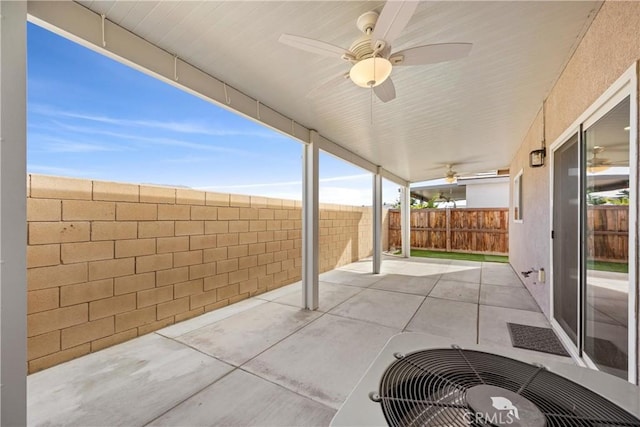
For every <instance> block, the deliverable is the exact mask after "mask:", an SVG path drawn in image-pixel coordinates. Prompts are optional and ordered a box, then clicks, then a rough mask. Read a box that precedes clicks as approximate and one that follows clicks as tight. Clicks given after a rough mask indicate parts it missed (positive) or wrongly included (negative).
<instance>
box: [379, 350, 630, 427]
mask: <svg viewBox="0 0 640 427" xmlns="http://www.w3.org/2000/svg"><path fill="white" fill-rule="evenodd" d="M396 358H397V360H396V361H394V362H393V363H392V364H391V365H390V366H389V367H388V368H387V369H386V371H385V372H384V374H383V376H382V379H381V382H380V390H379V392H378V395H373V396H372V398H373V399H374V400H376V401H379V402H380V404H381V405H382V410H383V412H384V415H385V418H386V420H387V422H388V423H389V425H390V426H469V425H472V426H482V425H499V426H502V425H513V426H518V425H520V426H527V427H529V426H536V425H541V426H543V425H546V426H550V427H551V426H640V420H639V419H638V418H636V417H634V416H633V415H631V414H629V413H628V412H626V411H625V410H623V409H622V408H620V407H618V406H617V405H615V404H614V403H612V402H610V401H609V400H607V399H605V398H603V397H602V396H600V395H598V394H596V393H594V392H593V391H590V390H589V389H587V388H585V387H583V386H581V385H579V384H576V383H574V382H572V381H569V380H567V379H565V378H563V377H561V376H559V375H556V374H553V373H551V372H549V371H547V370H545V369H544V367H541V366H535V365H530V364H527V363H524V362H520V361H517V360H514V359H510V358H507V357H503V356H498V355H495V354H489V353H484V352H479V351H474V350H463V349H459V348H451V349H433V350H424V351H417V352H414V353H410V354H407V355H401V354H396ZM480 386H482V387H480ZM483 387H484V388H485V389H488V390H490V391H489V394H487V398H486V399H492V400H489V402H498V404H495V403H494V404H493V407H494V408H495V413H494V414H493V415H496V417H494V418H491V417H492V416H493V415H489V416H488V418H487V415H486V414H485V415H482V414H480V411H479V410H478V408H477V405H475V404H474V403H472V399H471V397H472V396H471V395H472V394H474V393H475V394H476V395H477V393H476V392H475V391H477V390H479V389H483ZM471 389H473V390H472V391H471V392H470V390H471ZM495 390H503V391H504V393H502V395H503V396H507V397H509V398H510V400H505V398H504V397H500V396H499V395H501V393H500V392H495ZM494 395H495V396H494ZM496 396H498V397H496ZM482 398H483V399H484V397H482ZM475 399H476V401H477V398H475ZM493 399H496V400H493ZM500 399H502V400H500ZM516 401H517V402H516ZM501 402H502V403H501ZM503 402H507V404H504V403H503ZM512 402H513V406H512V405H511V403H512ZM501 405H502V406H501ZM526 405H530V406H531V407H532V408H533V409H532V410H531V411H528V410H526V409H524V410H523V409H522V406H526ZM517 407H520V408H521V409H520V412H517ZM510 408H512V409H513V410H510ZM536 408H537V409H536ZM534 412H535V413H537V414H538V415H539V419H535V417H536V414H534ZM497 415H500V419H498V418H497ZM516 415H517V416H518V417H516ZM527 417H532V418H530V419H528V418H527ZM501 422H502V424H501Z"/></svg>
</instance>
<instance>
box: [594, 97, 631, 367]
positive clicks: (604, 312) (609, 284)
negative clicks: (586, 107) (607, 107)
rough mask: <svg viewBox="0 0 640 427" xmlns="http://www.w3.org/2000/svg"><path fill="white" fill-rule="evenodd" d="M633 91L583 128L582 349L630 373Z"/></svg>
mask: <svg viewBox="0 0 640 427" xmlns="http://www.w3.org/2000/svg"><path fill="white" fill-rule="evenodd" d="M629 108H630V104H629V97H627V98H626V99H624V100H623V101H622V102H620V103H619V104H618V105H617V106H616V107H614V108H613V109H612V110H611V111H609V112H608V113H607V114H606V115H605V116H603V117H602V118H600V119H599V120H598V121H597V122H596V123H594V124H593V125H592V126H590V127H589V128H588V129H586V130H585V132H584V140H585V153H586V155H585V158H586V159H585V163H586V195H585V198H584V199H585V205H586V222H585V230H584V233H585V248H584V251H585V255H584V256H585V260H586V268H585V279H586V298H585V304H584V320H583V321H584V327H585V329H584V345H583V351H584V352H585V354H586V355H587V356H588V357H589V359H591V361H592V362H593V363H594V364H595V365H596V366H597V367H598V368H599V369H600V370H602V371H605V372H609V373H611V374H614V375H617V376H619V377H622V378H625V379H626V378H627V376H628V374H627V370H628V348H629V345H628V328H629V319H628V313H629V310H628V304H629V272H628V270H629V125H630V124H629V117H630V112H629Z"/></svg>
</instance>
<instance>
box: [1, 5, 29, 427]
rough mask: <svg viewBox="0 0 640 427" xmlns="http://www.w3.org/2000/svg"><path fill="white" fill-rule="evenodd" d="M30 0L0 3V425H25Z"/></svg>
mask: <svg viewBox="0 0 640 427" xmlns="http://www.w3.org/2000/svg"><path fill="white" fill-rule="evenodd" d="M26 32H27V2H26V1H0V414H1V416H0V424H2V425H3V426H5V425H6V426H19V425H25V424H26V423H27V409H26V407H27V386H26V384H27V381H26V378H27V371H26V366H27V284H26V282H27V280H26V275H27V267H26V256H27V255H26V253H27V243H26V238H27V213H26V211H27V209H26V205H27V198H26V195H27V190H26V140H27V127H26V111H27V98H26V87H27V83H26V79H27V74H26V35H27V34H26Z"/></svg>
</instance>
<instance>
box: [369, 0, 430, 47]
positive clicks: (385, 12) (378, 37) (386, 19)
mask: <svg viewBox="0 0 640 427" xmlns="http://www.w3.org/2000/svg"><path fill="white" fill-rule="evenodd" d="M417 7H418V2H417V1H394V0H389V1H387V3H385V5H384V8H382V12H380V17H379V18H378V22H376V26H375V28H374V29H373V34H372V35H371V47H372V48H374V49H377V48H379V47H380V46H383V47H384V46H385V45H386V46H387V47H389V46H391V45H392V44H393V42H394V40H395V39H396V38H397V37H398V36H399V35H400V33H401V32H402V30H404V27H406V26H407V24H408V23H409V20H410V19H411V17H412V16H413V13H414V12H415V11H416V8H417Z"/></svg>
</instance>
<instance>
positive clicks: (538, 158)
mask: <svg viewBox="0 0 640 427" xmlns="http://www.w3.org/2000/svg"><path fill="white" fill-rule="evenodd" d="M546 156H547V149H546V148H541V149H539V150H533V151H532V152H530V153H529V166H530V167H532V168H539V167H541V166H544V158H545V157H546Z"/></svg>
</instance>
